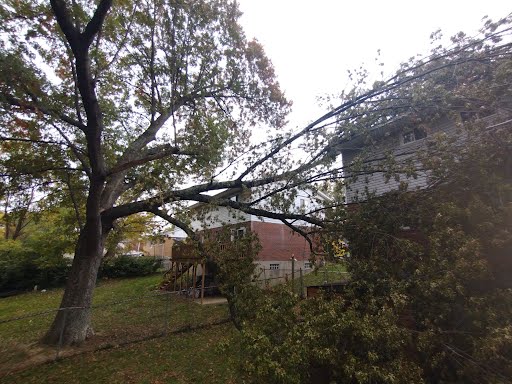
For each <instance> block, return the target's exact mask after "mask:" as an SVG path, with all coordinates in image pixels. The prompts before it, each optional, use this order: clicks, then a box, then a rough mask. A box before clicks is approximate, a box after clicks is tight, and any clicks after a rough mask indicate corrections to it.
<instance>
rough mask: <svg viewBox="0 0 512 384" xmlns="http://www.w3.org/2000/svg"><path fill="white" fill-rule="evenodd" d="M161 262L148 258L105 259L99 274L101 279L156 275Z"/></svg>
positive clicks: (122, 257)
mask: <svg viewBox="0 0 512 384" xmlns="http://www.w3.org/2000/svg"><path fill="white" fill-rule="evenodd" d="M158 268H160V261H158V260H153V259H151V258H148V257H130V256H120V257H114V258H109V259H104V262H103V264H102V265H101V266H100V271H99V273H98V275H99V277H109V278H113V277H136V276H147V275H150V274H152V273H155V272H156V271H157V270H158Z"/></svg>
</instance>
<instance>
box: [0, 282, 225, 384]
mask: <svg viewBox="0 0 512 384" xmlns="http://www.w3.org/2000/svg"><path fill="white" fill-rule="evenodd" d="M160 280H161V275H153V276H147V277H140V278H129V279H111V280H103V281H100V282H99V284H98V287H97V288H96V291H95V296H94V303H93V306H96V308H94V309H93V315H92V316H93V320H92V323H93V328H94V330H95V332H96V334H95V336H94V337H93V339H91V340H90V341H88V342H87V343H85V345H84V347H82V348H81V351H82V352H83V351H84V350H87V349H91V348H93V347H99V346H105V345H118V344H121V343H124V342H129V341H133V340H140V339H143V338H145V337H149V336H151V335H155V334H160V333H162V332H163V331H164V330H167V331H168V332H169V334H168V336H166V337H163V338H158V339H152V340H148V341H144V342H138V343H135V344H129V345H126V346H124V347H116V348H114V349H109V350H104V351H99V352H88V353H85V354H82V355H80V356H76V357H71V358H66V359H64V360H62V361H59V362H55V363H51V364H45V365H40V366H36V367H34V368H30V369H28V370H25V371H23V372H21V373H18V374H15V375H10V376H8V377H5V378H4V379H3V380H8V381H6V382H23V383H25V382H27V383H30V382H38V383H40V382H66V383H67V382H80V383H82V382H95V383H96V382H107V381H108V382H134V383H135V382H137V383H138V382H148V383H152V382H155V383H157V382H166V383H167V382H169V383H186V382H202V381H201V380H202V379H201V378H202V377H206V375H210V376H212V375H213V376H212V377H216V375H219V377H222V379H219V381H212V382H219V383H220V382H229V381H226V380H227V378H229V377H231V376H230V375H231V374H232V369H231V368H229V367H230V365H229V364H228V363H222V361H223V358H222V353H220V352H219V351H218V350H217V349H218V348H217V347H216V345H218V344H222V343H224V342H226V341H228V340H229V339H230V337H231V334H232V329H231V326H230V325H223V326H215V327H212V328H210V329H208V330H207V329H203V330H198V331H194V332H189V333H180V334H172V332H173V331H176V330H180V329H185V328H187V327H189V326H191V327H195V326H200V325H205V324H208V323H213V322H218V321H220V320H222V319H226V318H227V314H228V313H227V306H226V305H225V304H217V305H203V306H202V305H198V304H195V303H193V302H191V301H190V300H188V299H184V298H183V297H180V296H176V295H164V296H162V295H156V296H155V295H154V288H155V286H156V285H157V284H158V283H159V282H160ZM62 294H63V290H62V289H54V290H50V291H48V292H30V293H27V294H23V295H19V296H14V297H10V298H5V299H1V301H0V321H1V320H3V319H6V318H13V317H18V316H24V315H28V314H31V313H34V312H41V311H46V310H49V309H55V308H57V307H58V305H59V302H60V299H61V297H62ZM148 295H149V296H150V297H144V298H142V296H148ZM134 298H135V299H134ZM137 298H140V299H137ZM120 301H121V303H120V304H112V302H120ZM54 315H55V313H54V312H51V313H49V314H46V315H40V316H36V317H31V318H26V319H22V320H18V321H13V322H9V323H4V324H1V323H0V371H2V367H3V370H4V372H5V369H6V367H9V366H11V367H12V366H13V365H15V364H17V363H22V362H24V361H25V362H26V361H27V360H29V359H32V360H33V359H35V358H37V357H38V356H40V355H45V356H50V357H53V356H54V354H55V350H54V349H48V348H41V347H40V346H39V345H38V344H37V341H38V340H39V339H40V338H41V337H42V336H43V335H44V332H45V331H46V330H47V329H48V327H49V325H50V324H51V321H52V320H53V317H54ZM64 352H66V351H64ZM210 354H212V356H210ZM219 355H221V356H220V357H219ZM198 358H199V361H202V362H201V363H200V364H199V367H198V366H197V362H196V360H197V359H198ZM203 360H204V361H203ZM73 367H76V369H77V372H76V373H73V369H74V368H73ZM192 367H196V368H195V369H192ZM209 369H212V370H214V371H212V372H213V373H212V372H210V371H208V370H209ZM189 370H192V371H194V372H193V373H190V372H189V373H187V372H188V371H189ZM0 375H1V373H0ZM202 375H205V376H202ZM226 375H227V376H226ZM210 376H208V377H210ZM42 378H45V379H44V380H47V381H43V380H42ZM9 380H10V381H9ZM102 380H103V381H102Z"/></svg>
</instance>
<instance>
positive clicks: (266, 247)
mask: <svg viewBox="0 0 512 384" xmlns="http://www.w3.org/2000/svg"><path fill="white" fill-rule="evenodd" d="M216 197H218V198H223V199H233V200H236V201H240V202H249V201H251V200H254V198H255V193H254V192H252V191H251V190H244V191H242V190H241V189H231V190H226V191H224V192H221V193H220V194H218V195H216ZM329 200H330V199H329V197H328V196H327V195H325V194H324V193H322V192H316V193H315V196H312V194H311V193H309V192H308V191H304V190H298V191H297V193H296V195H295V197H294V199H293V201H292V204H291V207H290V211H292V212H294V213H300V212H308V211H311V210H313V209H315V207H318V206H319V204H320V203H321V202H322V201H323V202H325V201H329ZM261 206H263V203H262V204H261V205H260V207H261ZM191 211H192V212H194V220H193V221H192V223H191V227H192V229H193V230H195V231H198V233H199V234H200V236H201V232H202V231H215V230H218V229H219V228H222V227H224V226H228V227H229V228H230V230H231V232H232V237H233V238H234V237H238V236H243V234H244V233H246V232H247V231H252V232H254V233H256V234H257V235H258V238H259V240H260V245H261V247H262V248H261V251H260V252H259V254H258V256H257V264H258V266H259V267H260V268H261V269H262V270H263V269H264V270H265V274H266V276H265V277H266V278H269V277H279V276H284V275H285V274H290V272H291V270H292V257H294V258H295V262H294V263H295V265H294V268H295V270H296V271H298V270H299V269H302V270H306V271H307V270H311V268H312V265H311V262H310V257H311V251H310V247H309V244H308V242H307V241H306V240H305V239H304V238H303V237H302V236H301V235H299V234H298V233H296V232H294V231H293V230H292V229H290V228H289V227H288V226H286V225H285V224H283V222H281V221H280V220H276V219H269V218H264V217H258V216H255V215H251V214H247V213H243V212H240V211H237V210H235V209H232V208H229V207H220V206H218V207H211V206H205V205H204V204H195V205H194V206H192V207H191ZM294 225H300V226H310V224H307V223H294Z"/></svg>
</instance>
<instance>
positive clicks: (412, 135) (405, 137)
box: [402, 127, 427, 144]
mask: <svg viewBox="0 0 512 384" xmlns="http://www.w3.org/2000/svg"><path fill="white" fill-rule="evenodd" d="M425 137H427V131H426V130H425V129H424V128H421V127H418V128H414V129H412V130H410V131H405V132H404V133H402V144H407V143H412V142H413V141H417V140H421V139H424V138H425Z"/></svg>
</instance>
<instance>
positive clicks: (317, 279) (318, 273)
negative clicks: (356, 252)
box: [304, 263, 348, 287]
mask: <svg viewBox="0 0 512 384" xmlns="http://www.w3.org/2000/svg"><path fill="white" fill-rule="evenodd" d="M347 278H348V273H347V268H346V266H345V264H343V263H336V264H334V263H327V264H326V265H325V266H323V267H320V268H318V269H317V270H314V271H313V272H311V273H308V274H307V275H304V286H305V287H307V286H310V285H320V284H324V283H325V282H327V283H334V282H340V281H344V280H346V279H347Z"/></svg>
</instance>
